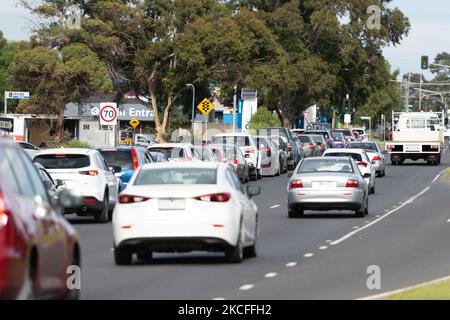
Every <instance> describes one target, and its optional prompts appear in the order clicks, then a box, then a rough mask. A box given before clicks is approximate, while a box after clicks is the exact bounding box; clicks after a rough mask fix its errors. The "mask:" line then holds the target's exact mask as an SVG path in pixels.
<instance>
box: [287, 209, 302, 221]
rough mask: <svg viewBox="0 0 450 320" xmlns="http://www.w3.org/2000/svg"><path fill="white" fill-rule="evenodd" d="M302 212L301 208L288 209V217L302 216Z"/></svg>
mask: <svg viewBox="0 0 450 320" xmlns="http://www.w3.org/2000/svg"><path fill="white" fill-rule="evenodd" d="M304 212H305V211H304V210H303V209H289V211H288V217H289V219H298V218H301V217H303V216H304Z"/></svg>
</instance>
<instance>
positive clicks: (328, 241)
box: [325, 240, 333, 243]
mask: <svg viewBox="0 0 450 320" xmlns="http://www.w3.org/2000/svg"><path fill="white" fill-rule="evenodd" d="M325 242H326V243H330V242H333V240H327V241H325Z"/></svg>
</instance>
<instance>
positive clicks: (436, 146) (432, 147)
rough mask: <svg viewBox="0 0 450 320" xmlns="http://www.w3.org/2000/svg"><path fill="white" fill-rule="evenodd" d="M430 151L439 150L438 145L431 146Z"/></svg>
mask: <svg viewBox="0 0 450 320" xmlns="http://www.w3.org/2000/svg"><path fill="white" fill-rule="evenodd" d="M431 149H439V145H438V144H433V145H432V146H431Z"/></svg>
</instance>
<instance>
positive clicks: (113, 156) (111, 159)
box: [100, 150, 134, 170]
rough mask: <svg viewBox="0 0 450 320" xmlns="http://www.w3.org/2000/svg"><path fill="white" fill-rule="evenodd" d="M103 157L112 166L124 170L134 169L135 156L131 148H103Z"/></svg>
mask: <svg viewBox="0 0 450 320" xmlns="http://www.w3.org/2000/svg"><path fill="white" fill-rule="evenodd" d="M100 153H101V154H102V156H103V158H104V159H105V161H106V163H107V164H108V165H109V166H111V167H120V168H122V170H124V169H125V170H126V169H132V170H134V169H133V157H132V156H131V150H123V151H120V150H114V151H112V150H111V151H109V150H101V151H100Z"/></svg>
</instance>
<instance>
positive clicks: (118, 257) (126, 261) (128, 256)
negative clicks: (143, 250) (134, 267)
mask: <svg viewBox="0 0 450 320" xmlns="http://www.w3.org/2000/svg"><path fill="white" fill-rule="evenodd" d="M114 261H115V262H116V265H118V266H125V265H130V264H131V262H132V261H133V254H132V253H131V252H130V251H128V250H127V249H124V248H114Z"/></svg>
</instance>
